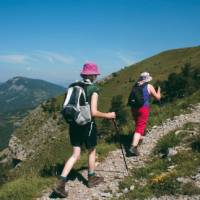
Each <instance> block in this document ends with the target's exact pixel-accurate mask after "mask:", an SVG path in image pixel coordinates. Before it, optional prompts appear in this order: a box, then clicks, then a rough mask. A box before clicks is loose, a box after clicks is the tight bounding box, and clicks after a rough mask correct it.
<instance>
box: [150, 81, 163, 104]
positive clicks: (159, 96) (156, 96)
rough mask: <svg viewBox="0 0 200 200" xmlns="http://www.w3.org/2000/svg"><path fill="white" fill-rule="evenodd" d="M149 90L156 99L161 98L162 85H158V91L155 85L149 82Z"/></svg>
mask: <svg viewBox="0 0 200 200" xmlns="http://www.w3.org/2000/svg"><path fill="white" fill-rule="evenodd" d="M148 92H149V94H150V95H151V96H153V97H154V98H155V99H156V100H158V101H159V100H160V99H161V93H160V87H158V90H157V92H156V90H155V89H154V87H153V86H152V85H151V84H148Z"/></svg>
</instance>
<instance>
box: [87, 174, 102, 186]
mask: <svg viewBox="0 0 200 200" xmlns="http://www.w3.org/2000/svg"><path fill="white" fill-rule="evenodd" d="M102 182H104V178H103V177H100V176H96V175H92V176H88V187H89V188H91V187H94V186H96V185H98V184H100V183H102Z"/></svg>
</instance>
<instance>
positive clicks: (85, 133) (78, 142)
mask: <svg viewBox="0 0 200 200" xmlns="http://www.w3.org/2000/svg"><path fill="white" fill-rule="evenodd" d="M80 75H81V77H82V78H83V80H82V81H81V83H83V85H84V87H85V91H86V92H85V93H86V96H87V98H88V102H89V105H90V109H91V117H92V120H91V121H90V122H89V123H87V124H85V125H77V124H76V123H75V122H71V123H69V135H70V142H71V145H72V146H73V153H72V155H71V157H70V158H69V159H68V161H67V162H66V163H65V166H64V169H63V171H62V173H61V176H60V178H59V180H58V182H57V185H56V187H55V188H54V192H55V193H57V195H59V196H61V197H67V195H68V192H67V191H66V190H65V183H66V181H67V178H68V177H67V176H68V174H69V172H70V170H71V169H72V167H73V166H74V164H75V163H76V162H77V160H79V158H80V155H81V147H82V145H83V144H85V146H86V148H87V149H88V187H89V188H90V187H94V186H96V185H97V184H99V183H101V182H103V180H104V179H103V177H100V176H97V175H96V174H95V158H96V149H95V147H96V145H97V129H96V124H95V118H96V117H98V118H106V119H115V117H116V115H115V112H108V113H103V112H101V111H99V110H98V97H99V88H98V87H97V86H96V85H95V83H94V81H95V80H96V78H97V76H98V75H100V73H99V70H98V66H97V65H96V64H94V63H86V64H84V65H83V69H82V71H81V74H80Z"/></svg>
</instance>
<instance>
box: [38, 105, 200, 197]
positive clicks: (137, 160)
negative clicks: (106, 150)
mask: <svg viewBox="0 0 200 200" xmlns="http://www.w3.org/2000/svg"><path fill="white" fill-rule="evenodd" d="M187 122H197V123H199V122H200V104H198V105H196V106H195V107H194V108H193V109H192V112H191V113H190V114H185V115H179V116H175V117H174V119H173V120H170V119H168V120H166V121H165V123H163V124H162V125H161V126H154V127H153V128H152V129H151V130H150V131H149V133H148V134H147V136H146V137H145V139H144V141H143V143H142V145H141V146H140V148H139V151H140V156H139V157H131V158H126V160H127V163H128V167H129V169H131V168H133V167H137V166H139V167H141V166H143V165H145V161H147V159H148V157H149V154H150V153H151V150H152V149H153V148H154V146H155V144H156V142H157V141H158V140H159V139H160V138H161V137H162V136H164V135H166V134H167V133H168V132H170V131H172V130H175V129H177V128H180V127H182V126H183V125H184V124H186V123H187ZM81 173H82V175H83V177H85V179H87V170H84V171H82V172H81ZM96 173H97V174H98V175H101V176H103V177H104V179H105V183H104V184H101V185H99V186H97V187H95V188H90V189H89V188H87V186H85V185H84V184H83V183H82V182H81V181H79V180H78V179H76V180H74V181H69V182H68V183H67V184H66V189H67V190H69V197H68V198H67V199H70V200H80V199H84V200H105V199H110V198H111V197H114V199H117V197H118V196H119V195H120V193H118V185H119V182H120V181H121V180H122V179H123V178H124V177H125V176H127V173H126V169H125V166H124V161H123V157H122V154H121V150H120V149H119V150H115V151H112V152H110V154H109V155H108V156H107V158H106V159H105V160H104V161H103V162H102V163H99V165H98V166H97V168H96ZM50 195H51V189H48V191H45V192H44V194H43V196H42V197H40V198H37V200H49V199H53V198H49V196H50ZM157 199H160V200H174V199H180V200H188V199H194V200H197V199H199V200H200V196H194V197H188V196H178V197H174V196H163V197H160V198H152V199H151V200H157Z"/></svg>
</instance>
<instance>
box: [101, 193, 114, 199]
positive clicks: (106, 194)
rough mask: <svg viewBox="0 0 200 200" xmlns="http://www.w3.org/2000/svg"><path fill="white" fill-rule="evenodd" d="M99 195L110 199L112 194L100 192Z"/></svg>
mask: <svg viewBox="0 0 200 200" xmlns="http://www.w3.org/2000/svg"><path fill="white" fill-rule="evenodd" d="M100 195H101V196H102V197H106V198H111V197H112V194H111V193H107V192H101V193H100Z"/></svg>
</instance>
